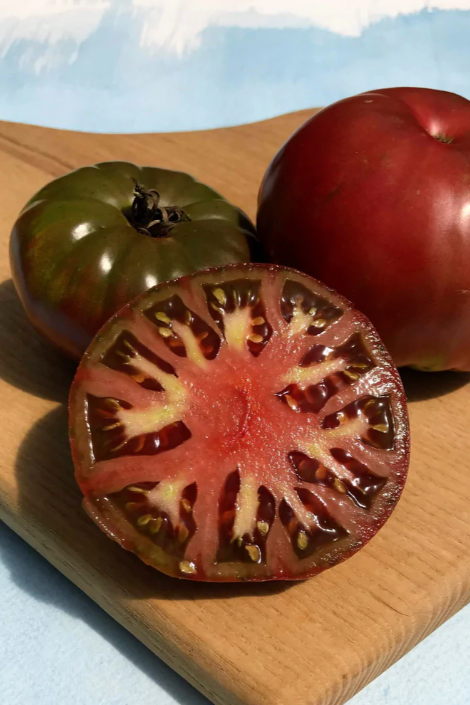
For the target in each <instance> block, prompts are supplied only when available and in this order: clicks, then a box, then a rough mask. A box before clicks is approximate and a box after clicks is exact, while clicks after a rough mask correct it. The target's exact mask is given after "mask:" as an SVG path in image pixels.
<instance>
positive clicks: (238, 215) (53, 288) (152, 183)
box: [10, 162, 256, 358]
mask: <svg viewBox="0 0 470 705" xmlns="http://www.w3.org/2000/svg"><path fill="white" fill-rule="evenodd" d="M250 243H251V244H253V245H254V244H255V243H256V239H255V236H254V228H253V226H252V224H251V223H250V221H249V220H248V218H247V217H246V216H245V215H244V214H243V213H242V212H241V211H240V210H239V209H238V208H236V207H235V206H233V205H231V204H230V203H228V202H227V201H226V200H224V199H223V198H222V196H220V194H218V193H217V192H216V191H214V190H213V189H212V188H209V186H206V185H204V184H202V183H200V182H199V181H196V180H195V179H193V178H192V177H191V176H189V175H188V174H184V173H182V172H179V171H170V170H167V169H157V168H153V167H138V166H135V165H134V164H128V163H126V162H106V163H102V164H97V165H96V166H88V167H84V168H81V169H78V170H77V171H74V172H72V173H70V174H67V175H66V176H63V177H61V178H59V179H56V180H55V181H53V182H52V183H50V184H48V185H47V186H45V187H44V188H43V189H42V190H41V191H39V193H37V194H36V195H35V196H33V198H32V199H31V200H30V201H29V203H28V204H27V205H26V206H25V208H24V209H23V211H22V213H21V214H20V216H19V218H18V220H17V222H16V224H15V226H14V228H13V232H12V235H11V243H10V255H11V268H12V273H13V279H14V282H15V285H16V289H17V291H18V294H19V296H20V298H21V301H22V303H23V305H24V307H25V309H26V312H27V314H28V316H29V318H30V320H31V321H32V323H33V325H34V326H35V327H36V328H37V330H38V331H39V332H40V333H42V334H43V335H44V336H45V337H46V338H48V339H49V340H50V341H51V342H52V343H53V344H55V345H56V346H57V347H59V348H60V349H62V350H63V351H64V352H66V353H67V354H68V355H70V356H72V357H75V358H79V357H80V356H81V354H82V353H83V352H84V350H85V349H86V347H87V345H88V344H89V343H90V341H91V339H92V338H93V336H94V335H95V333H96V332H97V331H98V330H99V328H100V327H101V326H102V325H103V323H104V322H105V321H107V320H108V318H109V317H110V316H111V315H112V314H113V313H115V312H116V311H117V310H118V309H119V308H121V306H123V305H124V304H125V303H127V302H128V301H130V300H131V299H133V298H134V297H135V296H137V295H138V294H140V293H142V292H143V291H146V290H147V289H149V288H150V287H152V286H155V285H156V284H159V283H160V282H162V281H165V280H167V279H173V278H175V277H179V276H181V275H183V274H189V273H191V272H196V271H198V270H199V269H204V268H205V267H209V266H218V265H221V264H227V263H231V262H245V261H249V260H250Z"/></svg>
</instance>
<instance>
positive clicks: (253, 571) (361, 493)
mask: <svg viewBox="0 0 470 705" xmlns="http://www.w3.org/2000/svg"><path fill="white" fill-rule="evenodd" d="M70 432H71V444H72V450H73V455H74V461H75V467H76V477H77V480H78V483H79V485H80V487H81V489H82V491H83V493H84V495H85V500H84V506H85V508H86V510H87V511H88V512H89V514H90V516H91V517H92V518H93V519H94V520H95V521H96V523H97V524H98V525H99V526H100V527H101V528H102V529H103V530H104V531H106V532H107V533H108V535H109V536H110V537H112V538H113V539H115V540H116V541H118V542H119V543H120V544H121V545H122V546H123V547H124V548H127V549H129V550H132V551H134V552H135V553H136V554H137V555H138V556H139V557H140V558H141V559H142V560H143V561H145V562H146V563H148V564H149V565H152V566H153V567H155V568H158V569H159V570H161V571H163V572H165V573H168V574H170V575H174V576H179V577H183V578H189V579H195V580H214V581H236V580H272V579H300V578H306V577H309V576H311V575H314V574H316V573H318V572H320V571H322V570H324V569H325V568H327V567H329V566H331V565H334V564H336V563H338V562H339V561H341V560H343V559H344V558H346V557H347V556H349V555H351V554H352V553H354V552H355V551H357V550H358V549H359V548H360V547H361V546H362V545H364V544H365V543H366V542H367V541H368V540H369V539H370V538H371V537H372V536H373V535H374V534H375V533H376V531H377V530H378V529H379V528H380V526H382V524H383V523H384V522H385V520H386V519H387V518H388V516H389V515H390V513H391V511H392V509H393V507H394V506H395V504H396V502H397V500H398V498H399V496H400V493H401V490H402V487H403V484H404V481H405V477H406V472H407V467H408V450H409V438H408V422H407V413H406V403H405V399H404V394H403V389H402V386H401V381H400V378H399V376H398V373H397V371H396V369H395V367H394V366H393V363H392V362H391V360H390V357H389V355H388V353H387V352H386V350H385V349H384V347H383V345H382V343H381V342H380V339H379V338H378V336H377V334H376V332H375V330H374V329H373V328H372V326H371V325H370V323H369V322H368V321H367V319H366V318H365V317H364V316H363V315H362V314H360V313H359V312H357V311H356V310H354V309H353V308H352V307H351V306H350V304H349V303H348V302H347V301H345V300H344V299H343V298H341V297H339V296H338V295H337V294H335V293H334V292H332V291H331V290H329V289H326V288H325V287H323V286H322V285H321V284H319V283H318V282H316V281H315V280H313V279H310V278H309V277H307V276H305V275H303V274H300V273H299V272H296V271H294V270H289V269H285V268H281V267H277V266H268V265H233V266H229V267H223V268H219V269H214V270H206V271H205V272H201V273H198V274H196V275H192V276H189V277H183V278H181V279H179V280H176V281H174V282H169V283H167V284H162V285H160V286H158V287H155V288H154V289H151V290H149V291H148V292H146V293H145V294H143V295H142V296H140V297H139V298H137V299H135V300H134V301H133V302H132V303H131V304H129V305H127V306H125V307H124V308H123V309H122V310H121V311H120V312H119V313H118V314H117V315H116V316H114V317H113V318H112V319H111V320H110V321H109V322H108V323H107V324H106V325H105V326H104V328H103V329H102V330H101V331H100V333H99V335H98V336H97V337H96V338H95V340H94V342H93V343H92V345H91V346H90V348H89V349H88V351H87V352H86V354H85V356H84V358H83V360H82V362H81V364H80V367H79V369H78V372H77V376H76V379H75V382H74V384H73V387H72V392H71V402H70Z"/></svg>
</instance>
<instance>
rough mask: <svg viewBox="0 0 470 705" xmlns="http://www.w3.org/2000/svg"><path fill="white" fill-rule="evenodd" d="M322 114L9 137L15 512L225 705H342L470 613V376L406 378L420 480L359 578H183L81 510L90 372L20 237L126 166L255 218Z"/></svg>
mask: <svg viewBox="0 0 470 705" xmlns="http://www.w3.org/2000/svg"><path fill="white" fill-rule="evenodd" d="M307 115H308V113H307V112H304V113H297V114H293V115H287V116H284V117H281V118H278V119H275V120H271V121H267V122H264V123H258V124H254V125H248V126H242V127H237V128H231V129H223V130H214V131H210V132H198V133H181V134H166V135H126V136H118V135H90V134H81V133H72V132H61V131H54V130H47V129H41V128H37V127H27V126H23V125H14V124H7V123H3V124H1V125H0V152H1V158H2V170H1V172H0V193H2V195H3V199H2V209H1V212H0V228H1V233H0V281H2V282H3V283H2V284H0V394H1V399H2V404H1V409H0V414H1V426H2V431H3V433H2V440H3V444H2V453H1V459H0V516H1V517H2V518H3V519H4V521H6V523H7V524H9V525H10V526H11V527H12V528H13V529H14V530H15V531H17V532H18V533H19V534H20V535H21V536H22V537H23V538H24V539H26V541H28V542H29V543H30V544H31V545H32V546H34V547H35V548H36V549H37V550H38V551H40V553H41V554H42V555H44V556H45V557H46V558H47V559H48V560H49V561H50V562H51V563H53V564H54V565H55V566H56V567H57V568H59V570H61V571H62V572H63V573H65V575H67V576H68V577H69V578H70V579H71V580H73V582H74V583H76V584H77V585H78V586H79V587H80V588H82V589H83V590H84V591H85V592H86V593H87V594H88V595H90V596H91V597H92V598H93V599H94V600H96V602H98V603H99V604H100V605H101V606H102V607H103V608H104V609H105V610H106V611H107V612H109V613H110V614H111V615H112V616H113V617H115V618H116V619H117V620H118V621H119V622H120V623H121V624H123V625H124V626H125V627H126V628H127V629H129V630H130V631H131V632H132V633H133V634H135V635H136V636H137V637H138V638H139V639H141V640H142V641H143V642H144V643H145V644H147V646H149V648H150V649H152V650H153V651H154V652H155V653H156V654H157V655H158V656H160V657H161V658H162V659H163V660H164V661H166V662H167V663H168V664H169V665H170V666H172V667H173V668H174V669H175V670H177V671H178V672H179V673H180V674H181V675H183V676H184V677H185V678H187V679H188V680H189V681H190V682H191V683H193V684H194V685H195V686H196V687H197V688H199V690H201V691H202V692H203V693H204V694H205V695H206V696H207V697H208V698H209V699H211V700H212V701H213V702H214V703H218V704H219V703H220V704H223V705H242V704H243V705H287V704H288V705H339V704H340V703H343V702H344V701H345V700H346V699H348V698H349V697H351V696H352V695H353V694H354V693H355V692H356V691H357V690H359V689H360V688H362V687H363V686H364V685H365V684H366V683H367V682H368V681H370V680H371V679H372V678H374V677H375V676H376V675H377V674H378V673H380V672H381V671H382V670H383V669H384V668H386V667H387V666H389V665H390V664H391V663H392V662H393V661H395V660H396V659H397V658H399V657H400V656H401V655H403V654H404V653H405V652H406V651H407V650H408V649H410V648H411V647H412V646H413V645H415V644H416V643H417V642H418V641H419V640H420V639H422V638H423V637H424V636H425V635H426V634H428V633H429V632H431V631H432V630H433V629H434V628H435V627H437V626H438V625H439V624H440V623H441V622H442V621H443V620H445V619H446V618H447V617H449V616H450V615H451V614H452V613H454V612H455V611H456V610H457V609H459V608H460V607H461V606H462V605H463V604H464V603H466V602H467V601H468V600H469V596H470V560H469V559H470V521H469V515H470V511H469V506H470V472H469V470H470V467H469V465H470V463H469V460H468V449H467V446H468V438H469V432H468V428H469V421H470V411H469V410H470V385H468V384H466V383H467V382H468V381H469V375H458V374H452V373H441V374H434V375H424V374H418V373H411V372H407V373H406V374H405V375H404V378H405V384H406V389H407V393H408V397H409V400H410V413H411V422H412V464H411V470H410V476H409V481H408V484H407V486H406V489H405V492H404V496H403V499H402V501H401V502H400V504H399V506H398V509H397V510H396V512H395V513H394V515H393V516H392V518H391V519H390V521H389V522H388V523H387V525H386V526H385V528H384V529H383V530H382V531H381V532H380V533H379V535H378V536H377V537H376V538H375V539H374V540H373V541H372V542H371V544H370V545H369V546H368V547H366V548H365V549H364V550H363V551H361V552H360V553H359V554H358V555H357V556H355V557H354V558H352V559H351V560H349V561H347V562H346V563H345V564H344V565H341V566H338V567H337V568H334V569H333V570H331V571H328V572H326V573H325V574H323V575H321V576H320V577H318V578H316V579H314V580H311V581H308V582H304V583H300V584H294V585H287V584H267V585H254V586H250V585H242V586H231V585H215V586H211V585H202V584H200V585H198V584H192V583H185V582H183V581H181V582H180V581H177V580H172V579H169V578H166V577H164V576H162V575H160V574H158V573H157V572H156V571H152V570H151V569H150V568H147V567H146V566H144V565H142V564H140V563H139V561H138V560H137V559H136V558H135V557H133V556H132V555H130V554H127V553H126V552H124V551H123V550H121V549H120V548H119V547H118V546H116V545H114V544H113V543H112V542H110V541H109V540H108V539H106V538H105V536H104V535H102V534H101V533H100V532H99V531H98V530H97V529H96V527H95V526H94V525H92V524H91V522H90V521H89V520H88V519H87V517H86V516H85V514H84V513H83V512H82V510H81V508H80V494H79V492H78V490H77V488H76V487H75V484H74V480H73V476H72V465H71V460H70V454H69V450H68V441H67V418H66V416H67V415H66V406H65V404H66V399H67V393H68V387H69V384H70V381H71V379H72V375H73V366H72V365H71V364H70V363H68V362H66V361H64V360H63V359H62V358H61V357H60V356H59V355H58V354H56V353H55V352H54V351H53V350H51V349H50V348H48V347H47V345H46V344H44V343H43V342H42V341H41V340H40V339H39V338H38V337H37V336H36V334H35V333H34V332H33V331H32V329H31V328H30V326H29V324H28V323H27V321H26V319H25V316H24V314H23V312H22V309H21V307H20V304H19V302H18V300H17V298H16V294H15V292H14V289H13V286H12V284H11V281H10V279H9V268H8V256H7V254H8V238H9V232H10V228H11V225H12V223H13V221H14V219H15V216H16V214H17V212H18V211H19V209H20V208H21V207H22V206H23V204H24V202H25V201H26V200H27V199H28V198H29V197H30V196H31V195H32V194H33V192H34V191H35V190H37V189H38V188H40V187H41V186H43V185H44V184H45V183H46V182H47V181H49V180H50V179H51V178H53V177H56V176H59V175H60V174H63V173H64V172H66V171H68V170H69V169H72V168H75V167H78V166H80V165H83V164H88V163H95V162H98V161H103V160H108V159H126V160H131V161H135V162H137V163H142V164H155V165H159V166H164V167H170V168H174V169H183V170H185V171H189V172H192V173H193V174H194V175H195V176H197V177H199V178H201V179H202V180H204V181H207V182H208V183H210V184H211V185H212V186H214V187H215V188H216V189H219V190H220V191H221V192H222V193H223V194H224V195H225V196H226V197H227V198H229V199H230V200H232V201H234V202H235V203H237V204H239V205H240V206H242V207H243V208H244V209H245V210H246V211H247V212H248V213H249V214H250V215H251V216H254V213H255V208H256V196H257V190H258V185H259V183H260V180H261V176H262V174H263V172H264V170H265V168H266V166H267V164H268V162H269V160H270V158H271V156H272V155H273V154H274V152H275V150H276V149H277V148H278V147H279V146H280V144H281V143H282V142H283V140H284V139H285V138H287V136H288V135H289V134H290V133H291V132H292V131H293V130H294V129H295V128H296V127H297V126H298V125H299V124H300V123H301V122H302V121H303V120H304V119H305V117H306V116H307Z"/></svg>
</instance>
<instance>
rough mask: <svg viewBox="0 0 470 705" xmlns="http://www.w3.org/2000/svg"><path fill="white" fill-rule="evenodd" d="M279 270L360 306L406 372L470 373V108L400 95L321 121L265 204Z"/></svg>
mask: <svg viewBox="0 0 470 705" xmlns="http://www.w3.org/2000/svg"><path fill="white" fill-rule="evenodd" d="M258 232H259V236H260V238H261V240H262V241H264V243H265V244H266V248H267V251H268V254H269V255H270V257H271V258H272V260H273V261H275V262H280V263H282V264H285V265H290V266H293V267H297V268H300V269H302V270H303V271H305V272H307V273H308V274H310V275H312V276H314V277H316V278H318V279H321V280H322V281H324V282H325V283H326V284H328V285H330V286H332V287H334V288H335V289H337V290H338V291H339V292H340V293H342V294H344V295H345V296H347V297H348V298H349V299H351V300H352V301H353V302H354V303H355V304H356V305H357V307H358V308H359V309H360V310H362V311H363V312H364V313H365V314H366V315H367V316H368V317H369V318H370V319H371V321H372V322H373V323H374V325H375V326H376V328H377V329H378V331H379V333H380V335H381V337H382V339H383V341H384V342H385V344H386V345H387V346H388V348H389V350H390V352H391V354H392V357H393V358H394V361H395V363H396V364H397V365H398V366H403V365H409V366H414V367H417V368H419V369H423V370H445V369H455V370H470V102H469V101H467V100H465V99H464V98H462V97H460V96H458V95H455V94H453V93H447V92H444V91H435V90H428V89H423V88H393V89H387V90H379V91H375V92H371V93H363V94H361V95H357V96H354V97H352V98H347V99H346V100H342V101H340V102H338V103H335V104H334V105H331V106H329V107H328V108H326V109H324V110H322V111H321V112H319V113H317V114H316V115H315V116H314V117H312V118H311V119H310V120H308V121H307V122H306V123H305V124H304V125H303V126H302V127H301V128H300V129H299V130H298V131H297V132H296V133H295V134H294V135H293V136H292V137H291V138H290V139H289V140H288V141H287V142H286V144H285V145H284V146H283V147H282V148H281V150H280V151H279V152H278V154H277V155H276V156H275V157H274V159H273V161H272V163H271V165H270V166H269V168H268V170H267V172H266V175H265V177H264V181H263V184H262V187H261V191H260V196H259V213H258Z"/></svg>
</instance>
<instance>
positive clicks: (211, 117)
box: [0, 0, 470, 132]
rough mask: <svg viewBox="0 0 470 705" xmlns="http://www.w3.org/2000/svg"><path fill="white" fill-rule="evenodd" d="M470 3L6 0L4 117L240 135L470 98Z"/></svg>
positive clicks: (1, 75) (0, 70)
mask: <svg viewBox="0 0 470 705" xmlns="http://www.w3.org/2000/svg"><path fill="white" fill-rule="evenodd" d="M469 67H470V0H429V1H427V0H16V1H15V0H13V1H12V0H0V119H5V120H14V121H21V122H31V123H36V124H40V125H47V126H50V127H63V128H73V129H78V130H95V131H99V132H102V131H106V132H134V131H136V132H140V131H156V130H160V131H161V130H186V129H196V128H209V127H216V126H220V125H233V124H236V123H241V122H248V121H253V120H260V119H263V118H266V117H271V116H273V115H277V114H279V113H283V112H287V111H292V110H297V109H300V108H307V107H311V106H320V105H325V104H327V103H329V102H332V101H334V100H337V99H338V98H342V97H345V96H347V95H351V94H353V93H356V92H358V91H363V90H366V89H371V88H378V87H385V86H392V85H421V86H429V87H438V88H443V89H447V90H451V91H456V92H458V93H461V94H462V95H465V96H466V97H468V98H470V79H469V75H470V74H469Z"/></svg>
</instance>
